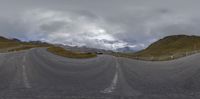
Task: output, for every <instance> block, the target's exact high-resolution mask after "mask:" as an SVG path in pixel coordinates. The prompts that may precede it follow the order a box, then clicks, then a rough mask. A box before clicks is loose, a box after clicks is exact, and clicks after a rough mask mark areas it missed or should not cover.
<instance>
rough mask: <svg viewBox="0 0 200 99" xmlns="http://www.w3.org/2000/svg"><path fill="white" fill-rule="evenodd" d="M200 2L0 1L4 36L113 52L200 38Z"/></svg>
mask: <svg viewBox="0 0 200 99" xmlns="http://www.w3.org/2000/svg"><path fill="white" fill-rule="evenodd" d="M199 4H200V0H0V35H2V36H6V37H9V38H12V37H15V38H19V39H22V40H42V41H46V42H51V43H61V44H66V45H77V46H88V47H94V48H104V49H112V50H115V49H117V48H120V47H125V46H129V47H132V48H134V49H142V48H145V47H147V46H148V45H149V44H151V43H152V42H154V41H156V40H158V39H160V38H162V37H164V36H168V35H175V34H188V35H200V28H199V27H200V13H199V9H200V6H199Z"/></svg>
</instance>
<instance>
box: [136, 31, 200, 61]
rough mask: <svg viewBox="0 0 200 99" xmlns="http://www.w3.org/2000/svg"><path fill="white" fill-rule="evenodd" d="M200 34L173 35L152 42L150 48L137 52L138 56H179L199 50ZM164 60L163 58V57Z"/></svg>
mask: <svg viewBox="0 0 200 99" xmlns="http://www.w3.org/2000/svg"><path fill="white" fill-rule="evenodd" d="M199 50H200V36H194V35H193V36H188V35H172V36H167V37H165V38H163V39H160V40H158V41H157V42H155V43H153V44H151V45H150V46H149V47H148V48H146V49H144V50H142V51H139V52H137V53H136V54H135V55H134V56H137V57H160V58H161V57H162V58H163V60H165V58H164V57H166V58H170V57H171V58H178V57H182V56H185V55H187V54H192V53H196V52H199ZM161 60H162V59H161Z"/></svg>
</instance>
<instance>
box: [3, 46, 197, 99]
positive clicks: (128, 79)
mask: <svg viewBox="0 0 200 99" xmlns="http://www.w3.org/2000/svg"><path fill="white" fill-rule="evenodd" d="M199 59H200V54H196V55H192V56H188V57H184V58H181V59H177V60H173V61H165V62H150V61H138V60H131V59H126V58H116V57H113V56H108V55H100V56H98V57H96V58H91V59H69V58H64V57H60V56H56V55H54V54H51V53H49V52H47V51H46V49H43V48H38V49H31V50H27V51H21V52H14V53H6V54H0V99H199V98H200V61H199Z"/></svg>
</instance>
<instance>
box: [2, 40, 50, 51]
mask: <svg viewBox="0 0 200 99" xmlns="http://www.w3.org/2000/svg"><path fill="white" fill-rule="evenodd" d="M49 45H50V44H47V43H42V42H41V43H37V44H35V43H32V42H22V41H20V40H18V39H8V38H4V37H0V52H12V51H20V50H27V49H30V48H35V47H46V46H49Z"/></svg>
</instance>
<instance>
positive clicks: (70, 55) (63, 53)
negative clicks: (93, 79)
mask: <svg viewBox="0 0 200 99" xmlns="http://www.w3.org/2000/svg"><path fill="white" fill-rule="evenodd" d="M47 50H48V51H49V52H51V53H53V54H55V55H59V56H63V57H68V58H78V59H82V58H93V57H96V56H97V55H96V54H93V53H81V52H72V51H69V50H65V49H64V48H62V47H54V46H53V47H49V48H48V49H47Z"/></svg>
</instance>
